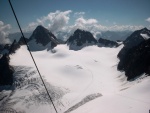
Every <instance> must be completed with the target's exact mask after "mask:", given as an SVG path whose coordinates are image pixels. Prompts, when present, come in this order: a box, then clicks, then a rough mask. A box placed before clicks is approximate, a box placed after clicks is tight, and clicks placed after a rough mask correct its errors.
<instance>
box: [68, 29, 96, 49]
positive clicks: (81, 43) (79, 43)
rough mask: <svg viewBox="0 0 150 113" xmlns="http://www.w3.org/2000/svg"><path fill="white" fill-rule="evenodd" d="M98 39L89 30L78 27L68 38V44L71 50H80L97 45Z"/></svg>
mask: <svg viewBox="0 0 150 113" xmlns="http://www.w3.org/2000/svg"><path fill="white" fill-rule="evenodd" d="M96 43H97V40H96V39H95V38H94V37H93V35H92V33H90V32H89V31H84V30H81V29H77V30H76V31H75V32H74V34H73V35H72V36H70V37H69V39H68V40H67V45H68V46H69V49H71V50H80V49H82V48H83V47H85V46H89V45H95V44H96Z"/></svg>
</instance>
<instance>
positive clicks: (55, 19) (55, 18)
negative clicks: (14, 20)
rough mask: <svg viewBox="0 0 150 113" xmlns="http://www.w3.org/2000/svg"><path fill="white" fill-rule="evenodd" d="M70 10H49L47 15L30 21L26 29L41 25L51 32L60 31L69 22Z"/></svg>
mask: <svg viewBox="0 0 150 113" xmlns="http://www.w3.org/2000/svg"><path fill="white" fill-rule="evenodd" d="M71 12H72V11H71V10H67V11H59V10H57V11H55V12H50V13H49V14H48V15H47V16H44V17H41V18H38V19H37V20H36V22H31V23H30V24H29V25H28V27H27V30H34V29H35V27H36V26H37V25H43V26H45V27H47V28H49V29H50V30H51V31H52V32H57V31H60V30H61V29H62V28H63V27H64V26H66V25H67V24H68V22H69V19H70V17H69V14H70V13H71Z"/></svg>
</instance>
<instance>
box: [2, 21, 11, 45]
mask: <svg viewBox="0 0 150 113" xmlns="http://www.w3.org/2000/svg"><path fill="white" fill-rule="evenodd" d="M10 28H11V26H10V25H9V24H4V23H3V22H2V21H0V44H6V43H10V40H9V39H8V38H7V36H8V33H9V30H10Z"/></svg>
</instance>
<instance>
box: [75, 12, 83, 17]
mask: <svg viewBox="0 0 150 113" xmlns="http://www.w3.org/2000/svg"><path fill="white" fill-rule="evenodd" d="M84 15H85V12H75V13H74V17H83V16H84Z"/></svg>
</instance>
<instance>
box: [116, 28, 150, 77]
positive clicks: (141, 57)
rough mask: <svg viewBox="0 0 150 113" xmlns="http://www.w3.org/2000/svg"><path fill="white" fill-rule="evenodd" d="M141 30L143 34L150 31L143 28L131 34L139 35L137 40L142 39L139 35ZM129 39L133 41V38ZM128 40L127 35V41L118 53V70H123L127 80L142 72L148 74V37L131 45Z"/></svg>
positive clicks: (149, 67) (149, 70) (149, 72)
mask: <svg viewBox="0 0 150 113" xmlns="http://www.w3.org/2000/svg"><path fill="white" fill-rule="evenodd" d="M141 32H142V33H143V34H146V33H150V32H149V30H147V29H146V28H144V29H142V30H138V31H135V32H134V33H133V34H132V35H131V36H133V35H134V36H135V35H136V36H137V37H138V36H139V37H138V39H137V40H140V41H142V40H143V39H142V37H140V36H141V35H140V34H141ZM136 33H137V34H136ZM147 35H148V34H147ZM130 41H134V42H135V40H130ZM130 41H129V37H128V41H127V43H125V46H124V47H123V49H122V50H121V51H120V52H119V54H118V58H119V59H120V62H119V64H118V70H122V71H125V75H126V76H127V78H128V80H132V79H134V78H136V77H138V76H140V75H141V74H143V73H147V74H150V60H149V59H150V39H148V40H143V41H142V42H140V41H139V42H138V43H134V44H133V46H131V45H130V44H132V42H130ZM128 44H129V46H128Z"/></svg>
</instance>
